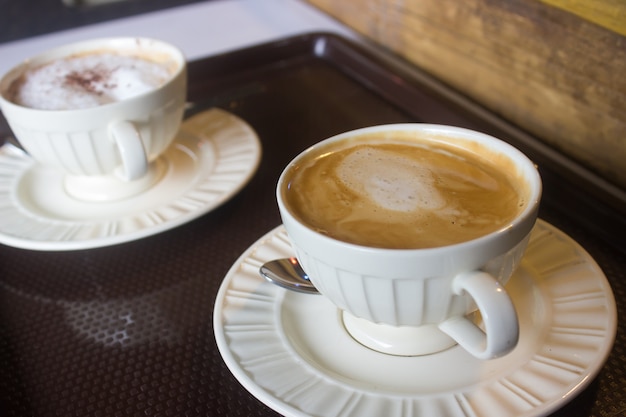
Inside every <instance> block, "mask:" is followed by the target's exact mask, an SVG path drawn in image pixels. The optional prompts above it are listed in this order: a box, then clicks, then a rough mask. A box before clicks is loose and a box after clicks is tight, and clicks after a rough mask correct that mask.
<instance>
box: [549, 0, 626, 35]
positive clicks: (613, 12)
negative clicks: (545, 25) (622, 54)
mask: <svg viewBox="0 0 626 417" xmlns="http://www.w3.org/2000/svg"><path fill="white" fill-rule="evenodd" d="M540 1H542V2H543V3H546V4H549V5H551V6H554V7H558V8H559V9H563V10H567V11H568V12H570V13H573V14H575V15H577V16H580V17H581V18H583V19H585V20H588V21H590V22H594V23H596V24H598V25H600V26H602V27H604V28H607V29H610V30H612V31H614V32H617V33H619V34H621V35H626V2H625V1H624V0H593V1H590V0H540Z"/></svg>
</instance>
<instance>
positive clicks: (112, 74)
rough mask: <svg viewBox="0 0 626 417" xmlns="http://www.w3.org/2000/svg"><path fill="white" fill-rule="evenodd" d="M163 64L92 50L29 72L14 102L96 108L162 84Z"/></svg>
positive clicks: (165, 73) (57, 107)
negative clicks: (86, 53) (92, 51)
mask: <svg viewBox="0 0 626 417" xmlns="http://www.w3.org/2000/svg"><path fill="white" fill-rule="evenodd" d="M170 77H171V74H170V73H169V71H168V70H167V68H165V67H164V66H163V65H160V64H158V63H156V62H152V61H149V60H146V59H141V58H137V57H132V56H122V55H117V54H114V53H92V54H88V55H81V56H75V57H69V58H64V59H59V60H56V61H53V62H51V63H49V64H46V65H43V66H41V67H37V68H33V69H31V70H29V71H28V72H26V73H25V74H24V75H23V77H22V78H21V79H20V80H19V83H20V84H19V85H17V87H16V88H14V91H15V96H14V98H13V101H14V102H15V103H16V104H20V105H22V106H26V107H31V108H36V109H42V110H66V109H78V108H88V107H95V106H99V105H102V104H107V103H112V102H115V101H120V100H124V99H127V98H131V97H134V96H137V95H140V94H142V93H145V92H147V91H150V90H153V89H155V88H158V87H159V86H161V85H163V84H164V83H165V82H166V81H167V80H168V79H169V78H170Z"/></svg>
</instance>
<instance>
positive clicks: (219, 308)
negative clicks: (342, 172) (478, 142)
mask: <svg viewBox="0 0 626 417" xmlns="http://www.w3.org/2000/svg"><path fill="white" fill-rule="evenodd" d="M289 256H293V251H292V249H291V246H290V244H289V241H288V238H287V235H286V233H285V231H284V229H283V228H282V227H280V228H277V229H275V230H273V231H272V232H270V233H268V234H267V235H266V236H264V237H263V238H261V239H260V240H259V241H257V242H256V243H254V244H253V245H252V246H251V247H250V248H249V249H248V250H247V251H246V252H245V253H244V254H243V255H242V256H241V257H240V258H239V260H237V262H236V263H235V264H234V265H233V267H232V268H231V270H230V271H229V272H228V274H227V275H226V278H225V279H224V282H223V284H222V286H221V288H220V291H219V293H218V296H217V300H216V304H215V313H214V331H215V337H216V341H217V345H218V348H219V350H220V353H221V354H222V357H223V358H224V361H225V362H226V364H227V366H228V367H229V369H230V370H231V372H232V373H233V375H234V376H235V377H236V378H237V379H238V380H239V382H240V383H241V384H242V385H243V386H244V387H245V388H246V389H247V390H248V391H250V392H251V393H252V394H253V395H254V396H256V397H257V398H258V399H259V400H261V401H262V402H263V403H265V404H266V405H268V406H269V407H271V408H273V409H274V410H276V411H278V412H279V413H281V414H283V415H286V416H309V415H310V416H319V417H331V416H332V417H334V416H339V415H341V416H345V417H375V416H389V417H394V416H398V417H407V416H432V417H437V416H441V417H444V416H446V417H467V416H474V417H489V416H498V417H521V416H523V417H538V416H545V415H547V414H549V413H551V412H553V411H554V410H556V409H557V408H559V407H561V406H563V405H564V404H565V403H566V402H567V401H569V400H571V399H572V398H573V397H574V396H575V395H577V394H578V393H580V392H581V390H582V389H584V388H585V387H586V386H587V385H588V384H589V383H590V382H591V381H592V380H593V377H594V376H595V375H596V374H597V373H598V371H599V370H600V369H601V368H602V365H603V364H604V362H605V361H606V358H607V356H608V354H609V352H610V351H611V348H612V346H613V341H614V338H615V332H616V329H617V312H616V306H615V299H614V298H613V293H612V291H611V288H610V286H609V283H608V281H607V280H606V277H605V276H604V274H603V273H602V271H601V270H600V268H599V267H598V265H597V264H596V263H595V262H594V260H593V259H592V258H591V257H590V256H589V254H588V253H587V252H585V250H584V249H583V248H582V247H580V246H579V245H578V244H577V243H576V242H574V241H573V240H572V239H571V238H569V237H568V236H567V235H565V234H564V233H562V232H561V231H559V230H557V229H555V228H554V227H552V226H550V225H549V224H547V223H545V222H543V221H541V220H540V221H538V222H537V225H536V226H535V229H534V230H533V232H532V235H531V240H530V243H529V246H528V249H527V251H526V255H525V257H524V259H523V262H522V264H521V266H520V268H519V269H518V270H517V271H516V273H515V274H514V276H513V277H512V278H511V280H510V281H509V283H508V284H507V291H508V292H509V294H510V295H511V298H512V299H513V303H514V304H515V306H516V309H517V311H518V316H519V320H520V341H519V344H518V345H517V347H516V348H515V349H514V350H513V352H511V353H510V354H508V355H506V356H504V357H501V358H498V359H493V360H479V359H476V358H475V357H473V356H471V355H470V354H469V353H467V352H466V351H464V350H463V349H462V348H460V347H458V346H456V347H452V348H450V349H448V350H446V351H443V352H439V353H436V354H432V355H426V356H414V357H401V356H393V355H385V354H382V353H378V352H375V351H373V350H370V349H368V348H366V347H364V346H363V345H361V344H359V343H358V342H356V341H355V340H354V339H352V338H351V337H350V336H349V335H348V333H347V331H346V330H345V328H344V327H343V324H342V320H341V317H340V312H339V311H338V309H337V308H336V307H335V306H334V305H332V304H331V303H330V301H328V300H327V299H326V298H324V297H323V296H319V295H307V294H299V293H295V292H290V291H287V290H284V289H282V288H279V287H277V286H275V285H273V284H270V283H268V282H266V281H264V280H263V279H262V278H261V277H260V276H259V273H258V270H259V267H260V266H261V265H262V264H263V263H264V262H266V261H268V260H271V259H276V258H284V257H289Z"/></svg>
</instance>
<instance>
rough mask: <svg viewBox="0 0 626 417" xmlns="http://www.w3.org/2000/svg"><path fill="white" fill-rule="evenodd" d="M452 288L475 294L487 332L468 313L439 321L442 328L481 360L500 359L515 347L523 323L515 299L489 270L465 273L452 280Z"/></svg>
mask: <svg viewBox="0 0 626 417" xmlns="http://www.w3.org/2000/svg"><path fill="white" fill-rule="evenodd" d="M452 290H453V291H454V292H455V293H456V294H458V295H461V294H463V293H464V292H467V293H469V295H470V296H472V298H473V299H474V301H475V302H476V305H477V306H478V309H479V311H480V313H481V315H482V318H483V322H484V325H485V331H484V332H483V331H482V329H481V328H480V327H478V326H477V325H476V324H475V323H473V322H472V321H471V320H470V319H469V318H467V317H464V316H457V317H452V318H450V319H448V320H446V321H444V322H443V323H441V324H439V328H440V329H441V331H443V332H444V333H446V334H447V335H448V336H450V337H452V338H453V339H454V340H455V341H456V342H457V343H458V344H459V345H461V347H463V348H464V349H465V350H467V351H468V352H469V353H471V354H472V355H474V356H476V357H477V358H479V359H493V358H497V357H500V356H503V355H505V354H507V353H509V352H510V351H511V350H513V348H514V347H515V346H516V345H517V341H518V339H519V322H518V320H517V313H516V312H515V307H514V306H513V302H512V301H511V298H510V297H509V295H508V294H507V292H506V290H505V289H504V287H502V285H501V284H500V282H499V281H498V280H496V279H495V278H494V277H492V276H491V275H490V274H488V273H486V272H481V271H477V272H468V273H463V274H459V275H457V276H456V277H455V278H454V280H453V281H452Z"/></svg>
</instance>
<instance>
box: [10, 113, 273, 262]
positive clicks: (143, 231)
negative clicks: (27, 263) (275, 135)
mask: <svg viewBox="0 0 626 417" xmlns="http://www.w3.org/2000/svg"><path fill="white" fill-rule="evenodd" d="M209 117H217V118H231V119H232V120H233V121H234V122H235V123H236V124H237V125H238V126H239V127H240V128H242V129H244V130H245V131H246V135H245V138H246V141H248V143H247V145H250V146H251V151H250V153H249V155H248V157H249V158H250V161H251V163H250V165H249V166H248V167H247V168H246V169H245V170H241V171H240V172H238V173H237V179H236V181H233V183H232V186H231V187H230V188H229V189H227V190H224V191H223V192H222V195H220V196H219V198H215V199H213V200H211V201H207V202H205V204H204V205H201V206H199V207H197V208H196V209H194V210H190V211H188V212H187V213H185V214H183V215H181V216H179V217H176V218H173V219H167V220H165V221H163V222H161V223H155V224H151V225H148V226H145V227H141V228H138V229H136V230H133V231H129V232H126V233H121V234H114V235H109V236H98V237H95V238H91V237H90V238H86V239H76V240H72V239H68V240H56V239H48V240H38V239H33V238H30V237H28V236H19V235H16V234H14V233H13V234H12V233H7V232H5V231H4V230H1V229H0V244H4V245H7V246H11V247H15V248H19V249H30V250H36V251H73V250H83V249H94V248H101V247H107V246H113V245H118V244H122V243H127V242H131V241H136V240H140V239H144V238H146V237H150V236H154V235H156V234H159V233H162V232H166V231H168V230H171V229H174V228H176V227H179V226H182V225H184V224H186V223H189V222H191V221H193V220H196V219H197V218H199V217H201V216H203V215H205V214H207V213H210V212H211V211H213V210H215V209H217V208H218V207H220V206H221V205H223V204H224V203H226V202H227V201H229V200H230V199H232V198H233V197H234V196H235V195H237V194H238V193H239V192H240V191H241V190H242V189H243V188H244V187H245V185H246V184H247V183H248V182H250V180H251V179H252V178H253V177H254V175H255V173H256V172H257V170H258V168H259V166H260V163H261V159H262V145H261V141H260V139H259V136H258V134H257V133H256V131H255V130H254V129H253V128H252V127H251V126H250V125H249V124H248V123H247V122H245V121H244V120H243V119H241V118H240V117H238V116H236V115H234V114H232V113H230V112H227V111H225V110H222V109H219V108H210V109H207V110H204V111H202V112H200V113H197V114H194V115H193V116H191V117H189V118H188V119H186V120H184V121H183V123H182V125H181V133H180V134H178V135H177V137H176V138H175V139H174V141H173V142H172V144H171V145H170V148H173V147H174V146H176V145H177V143H179V142H180V141H182V140H184V138H186V137H189V136H193V137H194V138H195V139H196V140H197V141H198V143H203V142H207V141H211V142H213V146H214V147H216V148H217V147H218V145H217V144H216V143H215V142H216V141H214V138H213V137H207V136H205V135H203V134H202V133H201V132H198V131H197V130H198V128H199V126H196V125H197V124H198V121H200V120H202V119H203V118H209ZM225 143H228V142H227V141H226V142H225ZM165 152H167V150H166V151H165ZM3 157H4V158H7V159H6V160H3ZM219 159H220V155H219V153H218V154H216V155H215V162H217V161H219ZM3 165H4V166H5V168H6V167H7V166H9V165H10V166H12V167H14V168H12V169H13V170H12V171H11V172H10V173H11V174H12V177H10V178H7V179H6V180H5V181H6V182H10V183H11V185H13V184H15V182H17V181H19V179H20V178H21V177H22V175H23V174H24V173H25V172H27V171H28V170H30V169H32V168H33V166H34V161H33V160H32V158H31V157H30V156H29V155H28V154H27V153H26V152H24V151H22V150H21V149H20V148H17V147H16V146H15V145H13V144H11V143H6V144H4V145H2V146H1V147H0V168H2V166H3ZM217 175H218V174H217V173H215V172H214V171H211V172H209V173H208V175H204V176H199V177H197V178H195V181H194V183H193V185H191V186H189V188H188V189H187V190H185V191H184V192H183V193H182V194H180V195H177V196H176V197H175V199H180V198H183V197H185V196H186V195H188V194H191V193H193V192H194V191H195V187H194V186H195V185H199V183H201V182H203V181H206V180H210V179H211V177H212V176H217ZM5 177H6V175H5ZM131 198H141V197H140V196H135V197H131ZM3 200H4V202H5V203H7V205H8V206H12V207H13V208H14V209H15V211H16V212H19V213H20V214H23V216H22V218H21V219H23V220H24V221H25V223H26V224H29V223H30V222H36V220H30V218H29V213H22V211H23V209H20V207H19V206H18V205H17V203H16V202H14V201H13V197H12V196H11V195H9V196H8V197H7V198H6V200H5V199H3ZM129 200H130V198H129ZM172 200H174V199H171V200H168V199H163V200H162V201H159V202H158V204H164V203H167V202H168V201H172ZM2 202H3V201H0V203H2ZM39 220H41V218H40V219H39ZM45 220H47V221H48V224H51V225H52V224H57V225H58V224H60V223H63V222H67V221H62V220H57V219H52V218H50V219H45ZM106 220H110V219H101V220H99V221H100V222H104V221H106ZM80 222H81V221H80V220H77V221H76V223H80ZM68 223H69V224H68V228H70V227H72V224H71V221H69V222H68Z"/></svg>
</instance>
